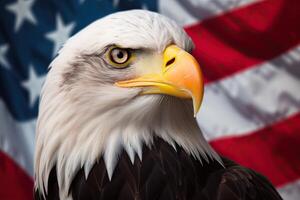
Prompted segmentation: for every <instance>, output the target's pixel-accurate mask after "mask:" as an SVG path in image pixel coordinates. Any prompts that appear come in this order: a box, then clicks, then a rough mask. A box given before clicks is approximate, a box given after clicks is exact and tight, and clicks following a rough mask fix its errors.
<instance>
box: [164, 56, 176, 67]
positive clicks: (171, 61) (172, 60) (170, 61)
mask: <svg viewBox="0 0 300 200" xmlns="http://www.w3.org/2000/svg"><path fill="white" fill-rule="evenodd" d="M174 61H175V58H171V59H170V60H168V62H167V63H166V67H168V66H169V65H171V64H172V63H173V62H174Z"/></svg>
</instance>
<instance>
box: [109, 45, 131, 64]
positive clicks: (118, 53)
mask: <svg viewBox="0 0 300 200" xmlns="http://www.w3.org/2000/svg"><path fill="white" fill-rule="evenodd" d="M108 53H109V55H108V58H109V61H110V64H112V65H113V67H116V68H124V67H127V65H128V61H129V60H130V57H131V52H130V50H129V49H125V48H120V47H113V48H111V49H110V50H109V52H108Z"/></svg>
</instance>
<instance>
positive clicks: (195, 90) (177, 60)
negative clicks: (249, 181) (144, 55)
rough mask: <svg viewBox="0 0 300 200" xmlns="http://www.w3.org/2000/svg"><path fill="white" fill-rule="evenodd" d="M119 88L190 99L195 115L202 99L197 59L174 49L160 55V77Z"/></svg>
mask: <svg viewBox="0 0 300 200" xmlns="http://www.w3.org/2000/svg"><path fill="white" fill-rule="evenodd" d="M115 84H116V85H117V86H119V87H126V88H130V87H143V88H145V89H144V90H143V92H142V94H166V95H171V96H175V97H180V98H192V100H193V106H194V115H195V116H196V114H197V112H198V111H199V108H200V105H201V102H202V98H203V87H204V86H203V85H204V84H203V77H202V72H201V69H200V66H199V64H198V62H197V61H196V59H195V58H194V57H193V56H192V55H191V54H189V53H188V52H186V51H184V50H183V49H181V48H179V47H178V46H176V45H170V46H168V47H167V48H166V49H165V51H164V53H163V66H161V72H160V73H150V74H144V75H142V76H140V77H137V78H134V79H131V80H125V81H119V82H116V83H115Z"/></svg>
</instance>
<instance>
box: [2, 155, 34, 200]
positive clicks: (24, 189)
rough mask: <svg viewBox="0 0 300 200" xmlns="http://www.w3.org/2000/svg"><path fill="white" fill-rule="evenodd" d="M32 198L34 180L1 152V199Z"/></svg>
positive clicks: (23, 199) (24, 199) (29, 199)
mask: <svg viewBox="0 0 300 200" xmlns="http://www.w3.org/2000/svg"><path fill="white" fill-rule="evenodd" d="M32 198H33V181H32V179H31V178H30V177H29V176H28V175H27V174H26V173H25V172H24V171H23V170H22V169H20V168H19V167H18V166H17V165H16V164H15V163H14V162H13V161H12V160H11V159H10V158H9V157H7V156H6V155H5V154H4V153H3V152H1V151H0V199H2V200H11V199H13V200H27V199H28V200H31V199H32Z"/></svg>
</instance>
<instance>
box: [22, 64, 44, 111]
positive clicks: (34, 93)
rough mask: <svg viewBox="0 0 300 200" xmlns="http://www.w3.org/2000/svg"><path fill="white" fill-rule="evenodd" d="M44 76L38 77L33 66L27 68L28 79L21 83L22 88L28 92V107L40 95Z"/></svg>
mask: <svg viewBox="0 0 300 200" xmlns="http://www.w3.org/2000/svg"><path fill="white" fill-rule="evenodd" d="M44 80H45V75H43V76H38V75H37V74H36V72H35V71H34V67H33V65H30V66H29V78H28V80H26V81H23V82H22V86H23V87H24V88H25V89H26V90H27V91H28V92H29V100H30V107H32V106H33V105H34V103H35V101H36V100H37V98H38V97H39V95H40V92H41V89H42V85H43V83H44Z"/></svg>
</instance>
